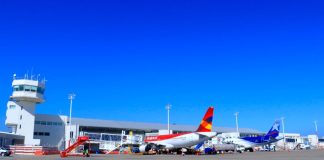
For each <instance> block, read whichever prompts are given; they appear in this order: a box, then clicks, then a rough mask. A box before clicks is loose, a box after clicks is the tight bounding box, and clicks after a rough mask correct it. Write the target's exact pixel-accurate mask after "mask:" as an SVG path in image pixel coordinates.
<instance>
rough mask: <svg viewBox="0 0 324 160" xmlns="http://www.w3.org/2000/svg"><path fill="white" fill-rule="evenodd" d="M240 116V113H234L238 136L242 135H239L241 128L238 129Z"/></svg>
mask: <svg viewBox="0 0 324 160" xmlns="http://www.w3.org/2000/svg"><path fill="white" fill-rule="evenodd" d="M238 115H239V112H235V113H234V116H235V120H236V132H237V134H238V136H239V135H240V133H239V128H238Z"/></svg>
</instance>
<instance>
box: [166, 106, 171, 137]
mask: <svg viewBox="0 0 324 160" xmlns="http://www.w3.org/2000/svg"><path fill="white" fill-rule="evenodd" d="M165 109H167V111H168V134H170V109H171V105H170V104H167V105H166V106H165Z"/></svg>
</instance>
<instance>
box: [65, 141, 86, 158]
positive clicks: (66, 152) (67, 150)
mask: <svg viewBox="0 0 324 160" xmlns="http://www.w3.org/2000/svg"><path fill="white" fill-rule="evenodd" d="M87 141H89V137H88V136H80V137H78V139H77V141H76V142H75V143H74V144H72V145H71V146H70V147H68V148H67V149H65V150H64V151H62V152H61V153H60V155H61V157H62V158H64V157H68V156H83V155H82V154H73V155H72V154H69V153H70V152H71V151H72V150H74V149H75V148H77V147H78V146H80V145H82V144H84V143H85V142H87ZM89 152H90V151H89Z"/></svg>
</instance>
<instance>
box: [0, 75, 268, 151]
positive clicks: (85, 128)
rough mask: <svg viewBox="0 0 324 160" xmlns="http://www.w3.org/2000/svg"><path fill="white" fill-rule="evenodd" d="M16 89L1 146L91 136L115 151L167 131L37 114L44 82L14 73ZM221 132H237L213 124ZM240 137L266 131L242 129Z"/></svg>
mask: <svg viewBox="0 0 324 160" xmlns="http://www.w3.org/2000/svg"><path fill="white" fill-rule="evenodd" d="M12 88H13V92H12V95H11V96H10V98H9V101H8V103H7V111H6V121H5V124H6V126H8V127H9V128H10V129H11V133H5V132H0V146H8V145H24V146H44V147H55V148H57V149H58V150H63V149H65V148H66V147H68V145H69V144H71V143H73V142H74V141H75V140H76V139H77V137H78V136H83V135H87V136H89V137H90V145H91V148H92V150H113V149H115V148H116V147H118V146H120V145H127V144H129V145H140V144H141V143H142V142H143V140H144V137H145V136H146V135H153V134H167V133H168V132H167V131H166V130H165V128H167V125H166V124H158V123H146V122H145V123H144V122H143V123H140V122H127V121H112V120H98V119H85V118H72V119H71V122H70V118H69V117H68V116H66V115H47V114H37V113H35V107H36V105H37V104H40V103H43V102H45V99H44V93H45V89H46V86H45V81H39V80H38V79H28V78H22V79H18V78H16V76H15V75H14V77H13V82H12ZM170 129H171V132H173V133H179V132H188V131H195V130H196V129H197V126H191V125H171V126H170ZM213 131H215V132H217V133H219V134H221V133H233V132H236V129H235V128H226V127H213ZM239 132H240V136H248V135H259V134H264V133H262V132H260V131H257V130H254V129H249V128H240V129H239Z"/></svg>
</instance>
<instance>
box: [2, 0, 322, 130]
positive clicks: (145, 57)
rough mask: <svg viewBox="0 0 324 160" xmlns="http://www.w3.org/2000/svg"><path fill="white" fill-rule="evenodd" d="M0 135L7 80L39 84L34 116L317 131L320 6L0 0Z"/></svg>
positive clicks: (296, 3) (312, 3) (306, 3)
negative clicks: (207, 118)
mask: <svg viewBox="0 0 324 160" xmlns="http://www.w3.org/2000/svg"><path fill="white" fill-rule="evenodd" d="M0 15H1V16H0V18H1V19H0V53H1V55H0V61H1V62H0V74H1V77H0V88H1V92H0V104H1V106H2V109H1V110H0V115H2V116H0V122H1V123H0V124H1V125H0V130H6V127H5V125H4V121H5V108H6V103H7V100H8V97H9V95H10V94H11V80H12V75H13V73H17V74H18V75H21V76H22V75H24V74H25V73H26V72H27V71H28V72H29V73H30V72H31V70H33V73H34V74H35V75H36V74H38V73H40V74H41V75H42V76H45V77H46V79H47V80H48V82H47V90H46V93H45V94H46V102H45V103H44V104H41V105H39V106H37V113H46V114H68V107H69V102H68V100H67V94H68V93H70V92H72V91H73V92H75V93H76V95H77V96H76V99H75V101H74V110H73V116H75V117H85V118H97V119H109V120H125V121H139V122H158V123H166V110H165V105H166V104H167V103H171V104H172V106H173V107H172V110H171V122H172V123H176V124H191V125H197V126H198V124H199V122H200V120H201V118H202V116H203V114H204V112H205V111H206V109H207V107H208V106H209V105H214V106H215V115H214V126H225V127H234V126H235V117H234V115H233V113H234V112H236V111H238V112H240V115H239V126H240V127H247V128H255V129H258V130H261V131H268V129H269V128H270V126H271V125H272V123H273V122H274V120H275V119H277V118H280V117H282V116H284V117H286V131H287V132H299V133H302V134H313V133H314V124H313V121H314V120H318V125H319V133H320V134H321V135H323V134H324V119H323V118H322V117H323V113H324V109H323V108H324V107H323V106H324V65H323V60H324V55H323V51H324V47H323V40H324V30H323V28H324V20H323V16H324V10H323V3H322V2H320V1H296V0H294V1H285V2H282V1H271V2H269V1H267V2H265V1H262V2H260V1H247V0H244V1H227V2H221V1H175V0H172V1H66V0H64V1H28V2H27V1H14V0H10V1H8V0H5V1H1V2H0Z"/></svg>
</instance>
